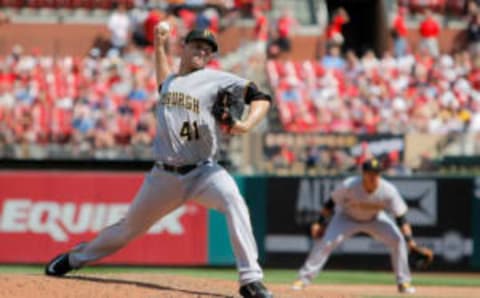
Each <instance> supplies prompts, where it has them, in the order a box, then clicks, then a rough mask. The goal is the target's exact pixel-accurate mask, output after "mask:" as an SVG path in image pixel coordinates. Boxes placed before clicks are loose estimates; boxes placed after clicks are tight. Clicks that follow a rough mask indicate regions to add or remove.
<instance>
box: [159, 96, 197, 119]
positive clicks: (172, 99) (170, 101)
mask: <svg viewBox="0 0 480 298" xmlns="http://www.w3.org/2000/svg"><path fill="white" fill-rule="evenodd" d="M160 103H161V104H163V105H165V106H167V107H174V106H176V107H181V108H185V109H187V110H189V111H192V112H194V113H196V114H198V113H200V101H199V100H198V99H197V98H194V97H192V96H190V95H187V94H185V93H181V92H167V93H165V94H163V95H162V98H161V100H160Z"/></svg>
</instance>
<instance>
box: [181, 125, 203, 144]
mask: <svg viewBox="0 0 480 298" xmlns="http://www.w3.org/2000/svg"><path fill="white" fill-rule="evenodd" d="M180 136H181V137H183V138H187V141H191V140H198V139H199V138H200V135H199V134H198V125H197V121H193V122H192V123H190V122H188V121H185V122H183V125H182V128H181V129H180Z"/></svg>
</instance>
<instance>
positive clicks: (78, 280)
mask: <svg viewBox="0 0 480 298" xmlns="http://www.w3.org/2000/svg"><path fill="white" fill-rule="evenodd" d="M267 286H268V287H269V288H270V289H271V290H272V291H273V292H274V296H275V297H276V298H278V297H285V298H287V297H288V298H289V297H301V298H317V297H318V298H320V297H395V296H398V297H404V295H398V293H397V291H396V287H395V286H394V285H339V284H337V285H313V286H310V287H308V288H306V289H305V290H303V291H300V292H298V291H292V290H291V289H290V285H287V284H267ZM237 291H238V285H237V283H236V282H234V281H227V280H217V279H210V278H196V277H187V276H174V275H165V274H102V275H94V274H90V275H72V276H69V277H65V278H52V277H46V276H43V275H34V274H0V297H2V298H3V297H5V298H7V297H8V298H16V297H22V298H23V297H25V298H27V297H28V298H32V297H38V298H43V297H48V298H63V297H75V298H77V297H82V298H84V297H88V298H90V297H92V298H93V297H95V298H96V297H105V298H106V297H111V298H119V297H172V298H177V297H182V298H183V297H185V298H187V297H239V295H238V293H237ZM412 296H413V297H480V287H477V288H476V287H444V286H417V294H415V295H412Z"/></svg>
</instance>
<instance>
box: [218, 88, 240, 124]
mask: <svg viewBox="0 0 480 298" xmlns="http://www.w3.org/2000/svg"><path fill="white" fill-rule="evenodd" d="M244 108H245V105H244V103H243V101H242V100H235V98H234V95H233V93H231V92H230V91H228V90H227V89H221V90H220V91H218V94H217V100H216V101H215V102H214V104H213V106H212V114H213V117H215V119H216V120H217V122H218V123H219V124H221V125H225V126H227V127H228V128H231V127H232V126H233V125H234V124H235V122H237V121H239V120H240V119H241V118H242V115H243V110H244Z"/></svg>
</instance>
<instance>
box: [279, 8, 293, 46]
mask: <svg viewBox="0 0 480 298" xmlns="http://www.w3.org/2000/svg"><path fill="white" fill-rule="evenodd" d="M297 26H298V23H297V20H296V19H295V18H294V16H293V14H292V11H291V10H290V9H289V8H286V9H284V10H283V12H282V15H281V16H280V17H279V18H278V20H277V25H276V30H277V40H276V44H277V45H278V47H279V48H280V50H281V51H283V52H290V50H291V49H292V45H291V36H292V29H294V28H296V27H297Z"/></svg>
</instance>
